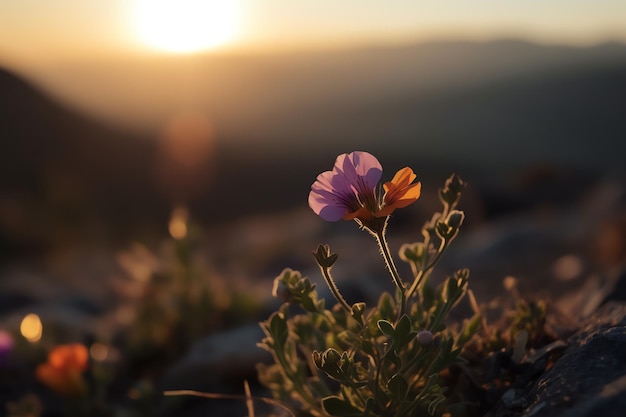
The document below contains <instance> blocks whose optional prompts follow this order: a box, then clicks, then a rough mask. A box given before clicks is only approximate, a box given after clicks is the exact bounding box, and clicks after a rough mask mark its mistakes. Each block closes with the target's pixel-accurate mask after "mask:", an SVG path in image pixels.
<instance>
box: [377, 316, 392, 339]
mask: <svg viewBox="0 0 626 417" xmlns="http://www.w3.org/2000/svg"><path fill="white" fill-rule="evenodd" d="M378 328H379V329H380V331H381V332H383V334H384V335H385V336H388V337H393V335H394V333H395V330H394V328H393V324H391V323H389V322H388V321H387V320H378Z"/></svg>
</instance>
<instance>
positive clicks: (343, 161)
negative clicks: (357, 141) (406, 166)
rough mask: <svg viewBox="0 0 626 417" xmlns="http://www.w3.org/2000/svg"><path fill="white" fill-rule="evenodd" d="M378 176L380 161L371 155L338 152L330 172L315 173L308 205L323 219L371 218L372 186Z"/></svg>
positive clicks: (375, 203) (380, 169) (373, 205)
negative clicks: (339, 153)
mask: <svg viewBox="0 0 626 417" xmlns="http://www.w3.org/2000/svg"><path fill="white" fill-rule="evenodd" d="M381 176H382V166H381V165H380V162H378V160H377V159H376V158H375V157H374V156H373V155H371V154H369V153H367V152H362V151H355V152H352V153H349V154H341V155H339V156H338V157H337V159H336V160H335V165H334V167H333V170H332V171H326V172H323V173H321V174H320V175H318V177H317V179H316V181H315V182H314V183H313V185H312V186H311V192H310V193H309V206H310V207H311V209H312V210H313V212H315V213H316V214H317V215H319V216H320V217H322V218H323V219H324V220H326V221H337V220H340V219H342V218H343V219H347V220H350V219H354V218H355V217H359V218H365V217H371V212H373V211H374V210H376V209H377V207H378V204H377V202H376V186H377V185H378V181H380V177H381Z"/></svg>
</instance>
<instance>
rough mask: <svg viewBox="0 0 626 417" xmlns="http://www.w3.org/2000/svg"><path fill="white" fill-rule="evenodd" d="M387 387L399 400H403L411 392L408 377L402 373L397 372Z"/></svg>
mask: <svg viewBox="0 0 626 417" xmlns="http://www.w3.org/2000/svg"><path fill="white" fill-rule="evenodd" d="M387 389H388V390H389V392H390V393H391V395H393V397H394V398H395V399H396V400H397V401H398V402H402V401H404V400H405V399H406V397H407V394H408V392H409V383H408V382H406V379H404V377H403V376H402V375H401V374H395V375H394V376H392V377H391V379H390V380H389V382H387Z"/></svg>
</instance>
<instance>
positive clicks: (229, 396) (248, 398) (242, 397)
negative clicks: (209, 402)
mask: <svg viewBox="0 0 626 417" xmlns="http://www.w3.org/2000/svg"><path fill="white" fill-rule="evenodd" d="M248 389H249V388H248ZM247 394H249V392H247V393H246V395H236V394H218V393H212V392H200V391H193V390H184V389H183V390H174V391H164V392H163V395H165V396H176V395H192V396H195V397H203V398H210V399H214V400H215V399H227V400H244V401H246V404H248V402H252V401H261V402H263V403H265V404H269V405H273V406H276V407H279V408H281V409H283V410H285V411H286V412H287V413H288V414H289V415H290V416H291V417H296V415H295V414H294V413H293V411H291V410H290V409H289V408H288V407H287V406H285V405H284V404H283V403H281V402H280V401H277V400H274V399H273V398H265V397H254V396H252V395H247ZM250 407H251V405H250V406H249V408H248V410H250Z"/></svg>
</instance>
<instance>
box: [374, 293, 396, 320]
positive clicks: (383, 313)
mask: <svg viewBox="0 0 626 417" xmlns="http://www.w3.org/2000/svg"><path fill="white" fill-rule="evenodd" d="M395 310H396V309H395V305H394V302H393V298H392V297H391V294H389V293H388V292H384V293H382V294H381V295H380V299H379V300H378V313H379V314H380V318H381V319H385V320H393V319H394V317H396V313H395Z"/></svg>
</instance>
